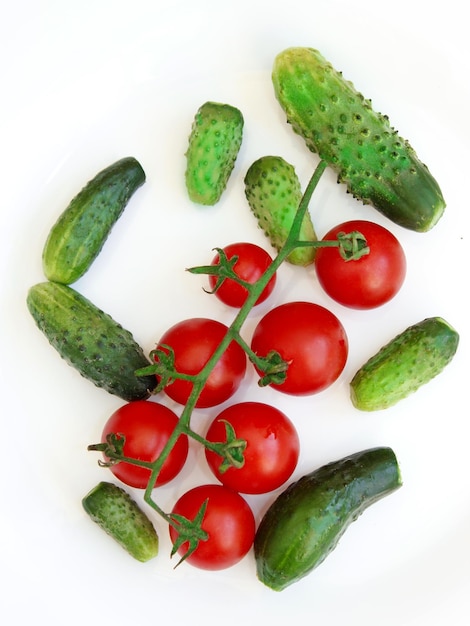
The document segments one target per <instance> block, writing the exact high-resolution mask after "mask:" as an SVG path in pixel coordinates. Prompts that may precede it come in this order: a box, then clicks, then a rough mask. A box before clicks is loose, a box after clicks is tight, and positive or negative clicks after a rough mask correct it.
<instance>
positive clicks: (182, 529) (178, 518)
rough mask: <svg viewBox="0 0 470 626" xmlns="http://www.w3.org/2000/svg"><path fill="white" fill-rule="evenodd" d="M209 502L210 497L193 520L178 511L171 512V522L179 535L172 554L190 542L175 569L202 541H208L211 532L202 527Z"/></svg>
mask: <svg viewBox="0 0 470 626" xmlns="http://www.w3.org/2000/svg"><path fill="white" fill-rule="evenodd" d="M208 502H209V500H208V499H206V500H204V502H203V503H202V505H201V507H200V509H199V510H198V512H197V514H196V516H195V518H194V519H193V520H190V519H188V518H186V517H184V516H183V515H179V514H178V513H171V514H170V515H169V523H170V524H171V526H173V528H175V530H176V531H177V532H178V536H177V538H176V539H175V541H174V543H173V548H172V550H171V554H170V556H171V557H173V556H174V555H175V554H176V553H177V552H178V550H179V548H180V547H181V546H182V545H183V544H185V543H188V549H187V550H186V552H185V553H184V554H183V556H182V557H181V559H180V560H179V561H178V563H177V564H176V565H175V569H176V568H177V567H178V565H181V563H183V561H185V560H186V559H187V558H188V557H189V556H191V554H192V553H193V552H194V551H195V550H196V548H197V547H198V545H199V542H200V541H207V540H208V539H209V533H207V532H206V531H205V530H204V529H203V528H202V521H203V519H204V515H205V513H206V509H207V503H208Z"/></svg>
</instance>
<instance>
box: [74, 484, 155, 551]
mask: <svg viewBox="0 0 470 626" xmlns="http://www.w3.org/2000/svg"><path fill="white" fill-rule="evenodd" d="M82 505H83V508H84V509H85V511H86V512H87V513H88V515H89V516H90V518H91V519H92V520H93V521H94V522H96V523H97V524H98V526H100V528H102V529H103V530H104V531H105V532H106V533H107V534H108V535H110V537H112V538H113V539H115V540H116V541H117V542H118V543H119V544H120V545H121V546H122V547H123V548H124V549H125V550H126V551H127V552H128V553H129V554H130V555H131V556H132V557H134V558H135V559H137V560H138V561H141V562H142V563H145V562H146V561H149V560H150V559H153V558H154V557H156V556H157V554H158V535H157V532H156V530H155V528H154V526H153V524H152V522H151V521H150V519H149V518H148V517H147V515H146V514H145V513H144V512H143V511H142V509H141V508H140V507H139V506H138V505H137V503H136V502H135V501H134V500H132V498H131V497H130V495H129V494H128V493H127V491H124V489H121V487H118V486H117V485H114V484H113V483H107V482H100V483H99V484H98V485H96V487H94V488H93V489H92V490H91V491H90V492H89V493H88V494H87V495H86V496H85V497H84V498H83V500H82Z"/></svg>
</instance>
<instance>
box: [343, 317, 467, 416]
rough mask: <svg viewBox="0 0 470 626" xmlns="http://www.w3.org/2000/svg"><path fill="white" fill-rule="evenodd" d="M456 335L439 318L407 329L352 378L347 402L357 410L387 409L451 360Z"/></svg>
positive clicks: (456, 345)
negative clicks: (349, 400) (349, 398)
mask: <svg viewBox="0 0 470 626" xmlns="http://www.w3.org/2000/svg"><path fill="white" fill-rule="evenodd" d="M458 344H459V334H458V333H457V331H456V330H455V329H454V328H452V326H450V324H448V323H447V322H446V321H445V320H444V319H442V318H441V317H429V318H426V319H424V320H423V321H421V322H418V323H417V324H414V325H413V326H409V327H408V328H407V329H405V330H404V331H403V332H402V333H400V334H399V335H397V336H396V337H395V338H394V339H392V340H391V341H390V342H389V343H388V344H386V345H385V346H383V347H382V348H381V349H380V350H379V351H378V352H377V354H375V355H374V356H372V357H371V358H370V359H369V360H368V361H367V362H366V363H365V364H364V365H363V366H362V367H361V368H360V369H359V370H358V371H357V372H356V374H355V375H354V377H353V379H352V380H351V383H350V391H351V401H352V403H353V405H354V406H355V407H356V408H357V409H360V410H361V411H379V410H383V409H387V408H389V407H391V406H393V405H394V404H396V403H397V402H399V401H400V400H403V399H404V398H406V397H407V396H409V395H410V394H411V393H414V392H415V391H417V390H418V389H419V388H420V387H421V386H422V385H424V384H426V383H428V382H429V381H430V380H432V379H433V378H434V377H435V376H437V375H438V374H440V373H441V371H442V370H443V369H444V367H446V365H447V364H448V363H450V361H451V360H452V359H453V357H454V355H455V353H456V351H457V347H458Z"/></svg>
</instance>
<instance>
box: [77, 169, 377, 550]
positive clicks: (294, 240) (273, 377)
mask: <svg viewBox="0 0 470 626" xmlns="http://www.w3.org/2000/svg"><path fill="white" fill-rule="evenodd" d="M326 166H327V164H326V162H325V161H320V162H319V163H318V165H317V167H316V169H315V171H314V173H313V175H312V177H311V179H310V181H309V182H308V185H307V187H306V189H305V192H304V194H303V196H302V199H301V201H300V204H299V207H298V209H297V212H296V214H295V217H294V220H293V223H292V227H291V229H290V231H289V234H288V236H287V239H286V241H285V243H284V245H283V246H282V248H281V249H280V250H279V251H278V253H277V255H276V257H275V258H274V259H273V261H272V263H271V264H270V265H269V267H268V268H267V269H266V271H265V272H264V274H263V275H262V276H261V277H260V278H259V279H258V280H257V281H256V282H255V283H252V284H246V283H245V282H244V281H241V280H240V279H239V278H238V277H237V275H236V274H235V272H234V271H233V265H234V263H235V262H236V260H234V259H231V260H228V259H226V258H224V257H222V264H221V265H222V270H221V272H220V274H219V276H220V277H221V280H223V279H224V278H227V277H228V278H231V279H233V280H237V281H238V282H239V283H241V284H243V285H244V286H245V287H246V288H247V290H248V296H247V298H246V300H245V302H244V304H243V306H242V307H241V308H240V309H239V311H238V313H237V315H236V316H235V318H234V320H233V322H232V324H231V326H230V327H229V328H228V330H227V333H226V334H225V336H224V337H223V339H222V341H221V342H220V344H219V345H218V347H217V348H216V350H215V351H214V353H213V354H212V356H211V358H210V359H209V360H208V362H207V363H206V365H205V366H204V367H203V369H202V370H201V371H200V372H199V374H197V375H196V376H188V375H184V374H180V373H178V372H175V370H174V358H173V355H172V352H171V348H169V347H168V346H164V347H165V349H166V350H167V351H166V352H165V351H163V350H161V349H159V348H157V349H156V350H155V351H152V353H151V357H152V358H153V359H154V358H155V357H157V359H158V360H159V362H158V363H155V364H151V365H149V367H147V368H143V369H142V370H139V371H137V372H136V373H137V374H138V375H148V374H149V373H151V374H156V375H158V376H159V377H161V380H160V384H159V385H158V387H157V390H156V391H157V392H158V391H161V390H162V389H163V388H164V387H165V386H166V385H167V384H168V383H169V382H171V380H172V379H173V378H184V379H186V380H190V381H191V382H192V383H193V388H192V391H191V394H190V395H189V398H188V401H187V403H186V404H185V406H184V407H183V410H182V412H181V415H180V418H179V421H178V424H177V426H176V427H175V429H174V430H173V432H172V434H171V435H170V437H169V439H168V441H167V443H166V445H165V446H164V448H163V450H162V451H161V453H160V455H159V456H158V458H157V459H156V460H155V461H153V462H151V463H147V462H142V461H138V460H136V459H131V458H128V457H125V456H123V453H122V445H123V443H122V444H121V445H120V446H116V445H115V444H116V441H113V442H111V446H110V444H109V442H107V443H106V444H95V445H91V446H89V447H88V449H89V450H101V451H103V452H104V453H105V454H106V455H107V456H108V457H109V458H110V459H111V461H110V463H115V462H119V461H125V462H127V463H131V464H132V463H133V464H135V465H140V466H142V467H147V468H148V469H150V476H149V480H148V483H147V486H146V488H145V491H144V495H143V498H144V501H145V502H146V503H147V504H148V505H149V506H150V507H151V508H152V509H153V510H154V511H156V512H157V513H158V514H159V515H160V516H161V517H162V518H163V519H165V520H166V521H167V523H168V524H170V525H172V526H173V527H175V528H176V529H177V530H178V532H180V531H182V532H183V537H184V538H183V539H182V540H181V541H182V542H184V541H188V543H189V546H190V547H189V551H188V553H187V554H185V556H184V557H183V559H184V558H187V556H189V552H190V551H193V550H194V549H195V548H196V547H197V543H198V542H199V541H201V540H205V539H206V538H207V537H205V536H204V531H202V529H201V526H200V524H201V522H202V517H203V510H202V509H201V511H200V512H199V514H198V518H199V517H200V519H198V520H192V521H190V520H182V519H178V518H177V517H176V516H174V515H169V514H167V513H165V512H164V511H163V510H162V509H161V508H160V506H159V505H158V504H157V502H156V500H155V499H154V497H153V491H154V485H155V482H156V480H157V477H158V475H159V473H160V471H161V468H162V466H163V463H164V462H165V460H166V458H167V457H168V455H169V453H170V452H171V450H172V449H173V447H174V446H175V444H176V442H177V440H178V437H179V436H180V435H182V434H186V435H187V436H189V437H191V438H193V439H194V440H196V441H198V442H199V443H201V444H202V445H204V446H205V447H207V448H209V449H211V450H214V451H215V452H216V453H218V454H221V456H222V457H223V458H224V459H227V449H229V452H228V456H229V457H230V455H232V456H233V464H234V465H235V466H236V465H237V464H238V466H239V467H241V465H242V463H243V443H244V442H243V441H242V440H238V439H236V436H235V434H234V433H230V432H227V441H226V442H223V443H222V442H221V443H212V442H209V441H207V440H206V439H205V438H204V437H201V436H200V435H198V434H197V433H196V432H195V431H194V430H193V429H192V428H191V426H190V423H191V416H192V414H193V411H194V408H195V406H196V402H197V400H198V398H199V395H200V394H201V391H202V389H203V387H204V385H205V383H206V381H207V379H208V377H209V375H210V373H211V372H212V370H213V369H214V367H215V365H216V364H217V362H218V361H219V359H220V358H221V356H222V355H223V354H224V352H225V351H226V349H227V348H228V346H229V344H230V343H231V342H232V341H236V342H237V343H239V344H240V345H241V346H242V348H243V349H244V350H245V352H246V353H247V355H248V358H249V359H250V360H251V361H252V362H253V364H254V365H255V366H257V367H258V368H259V369H260V370H262V371H263V372H265V376H264V377H262V378H261V379H260V382H259V384H260V385H267V384H269V383H270V382H282V380H283V379H284V378H285V375H286V370H287V368H288V363H285V362H284V361H283V360H282V358H281V357H280V355H278V354H277V353H271V354H269V355H267V356H266V357H259V356H258V355H256V354H254V353H253V351H252V350H251V348H250V346H249V345H248V344H247V343H246V342H245V341H244V340H243V338H242V337H241V329H242V326H243V324H244V322H245V321H246V319H247V317H248V315H249V313H250V311H251V310H252V308H253V306H254V305H255V303H256V301H257V300H258V297H259V295H260V294H261V293H262V291H263V290H264V288H265V287H266V285H267V284H268V282H269V281H270V280H271V278H272V276H273V275H274V274H275V273H276V271H277V270H278V268H279V267H280V266H281V264H282V263H283V262H284V261H285V260H286V258H287V257H288V256H289V254H290V253H291V252H292V251H293V250H294V249H295V248H296V247H299V246H306V245H308V246H314V247H321V246H339V247H340V250H343V252H342V255H345V256H343V258H345V259H346V257H347V259H348V260H349V259H353V258H360V256H362V255H364V254H367V253H368V248H367V245H366V242H365V239H364V237H363V236H362V235H361V234H360V233H349V234H344V233H342V234H341V236H338V239H337V240H335V241H323V242H322V241H314V242H305V241H301V240H299V234H300V228H301V224H302V221H303V218H304V215H305V213H306V211H307V210H308V206H309V203H310V199H311V197H312V194H313V192H314V190H315V188H316V186H317V184H318V182H319V180H320V178H321V176H322V174H323V172H324V170H325V168H326ZM216 267H217V266H216ZM188 271H190V272H192V273H195V274H215V273H217V272H218V271H219V270H218V269H214V266H201V267H198V268H190V269H189V270H188ZM106 446H107V447H106ZM113 446H114V448H113ZM232 449H233V450H232ZM240 454H241V456H240ZM223 463H224V462H223ZM103 464H104V465H106V463H103ZM176 549H177V548H176ZM176 549H174V551H173V552H175V551H176Z"/></svg>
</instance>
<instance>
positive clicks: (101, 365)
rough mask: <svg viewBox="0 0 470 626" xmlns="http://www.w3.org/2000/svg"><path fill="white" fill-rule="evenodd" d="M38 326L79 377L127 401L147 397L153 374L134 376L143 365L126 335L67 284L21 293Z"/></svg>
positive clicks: (46, 285)
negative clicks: (25, 295)
mask: <svg viewBox="0 0 470 626" xmlns="http://www.w3.org/2000/svg"><path fill="white" fill-rule="evenodd" d="M27 305H28V309H29V311H30V313H31V315H32V316H33V318H34V320H35V322H36V324H37V326H38V328H39V329H40V330H41V331H42V332H43V333H44V334H45V336H46V337H47V339H48V340H49V342H50V343H51V345H52V346H53V347H54V348H55V349H56V350H57V351H58V353H59V354H60V356H61V357H62V358H63V359H65V361H66V362H67V363H68V364H69V365H71V366H73V367H75V368H76V369H77V370H78V371H79V372H80V374H81V375H82V376H84V377H85V378H87V379H89V380H91V381H92V382H93V383H94V384H95V385H96V386H97V387H102V388H103V389H105V390H106V391H108V392H109V393H111V394H115V395H117V396H119V397H120V398H122V399H123V400H126V401H128V402H130V401H131V400H140V399H144V398H147V397H149V395H150V392H151V390H152V389H154V388H155V386H156V378H155V376H140V377H139V376H136V375H135V371H136V370H137V369H140V368H142V367H147V366H148V365H149V360H148V359H147V358H146V357H145V355H144V353H143V350H142V348H141V347H140V346H139V345H138V344H137V343H136V341H135V340H134V338H133V336H132V334H131V333H130V332H129V331H128V330H126V329H124V328H123V327H122V326H121V325H120V324H118V323H117V322H116V321H114V320H113V319H112V318H111V317H110V316H109V315H108V314H107V313H104V312H103V311H101V310H100V309H98V308H97V307H96V306H95V305H94V304H93V303H91V302H90V301H89V300H88V299H87V298H85V297H84V296H82V295H81V294H79V293H78V292H77V291H75V290H74V289H73V288H72V287H70V286H68V285H61V284H59V283H53V282H49V281H46V282H43V283H38V284H37V285H34V286H33V287H31V288H30V290H29V292H28V295H27Z"/></svg>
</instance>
